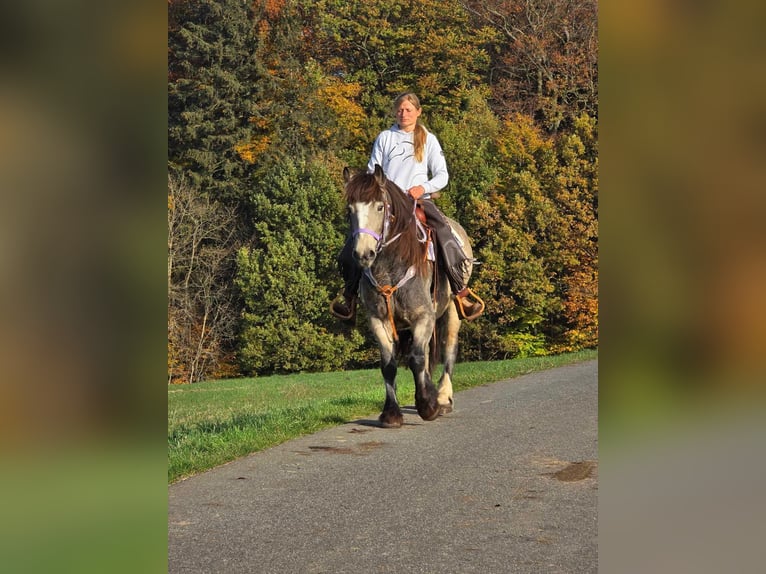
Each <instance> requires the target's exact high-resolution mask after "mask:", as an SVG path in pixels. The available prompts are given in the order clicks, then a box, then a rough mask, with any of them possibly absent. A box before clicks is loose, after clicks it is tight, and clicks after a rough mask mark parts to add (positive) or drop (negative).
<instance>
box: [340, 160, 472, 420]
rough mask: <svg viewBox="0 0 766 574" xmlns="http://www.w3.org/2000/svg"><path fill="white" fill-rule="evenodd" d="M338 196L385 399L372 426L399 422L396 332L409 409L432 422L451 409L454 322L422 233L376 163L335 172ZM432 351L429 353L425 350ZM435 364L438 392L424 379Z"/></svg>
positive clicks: (406, 199)
mask: <svg viewBox="0 0 766 574" xmlns="http://www.w3.org/2000/svg"><path fill="white" fill-rule="evenodd" d="M343 178H344V181H345V199H346V203H347V205H348V213H349V218H350V222H351V231H352V234H353V237H354V239H353V255H354V260H355V262H356V264H357V265H359V267H360V268H361V269H362V272H363V276H362V280H361V282H360V293H359V295H360V301H361V303H362V305H363V306H364V308H365V309H366V312H367V317H368V320H369V326H370V330H371V331H372V333H373V335H374V336H375V338H376V339H377V342H378V346H379V348H380V368H381V372H382V374H383V379H384V381H385V386H386V402H385V404H384V406H383V412H381V414H380V417H379V421H380V423H381V425H382V426H384V427H387V428H398V427H400V426H401V425H402V423H403V422H404V417H403V416H402V411H401V409H400V407H399V403H398V402H397V399H396V371H397V355H398V354H399V351H402V349H403V348H404V345H402V342H401V339H400V337H399V333H400V332H408V333H409V335H408V337H407V339H408V343H409V345H408V347H409V353H408V355H407V359H408V363H409V368H410V370H411V371H412V375H413V377H414V378H415V406H416V408H417V412H418V414H419V415H420V417H421V418H422V419H424V420H426V421H432V420H434V419H435V418H436V417H438V416H439V415H440V414H443V413H448V412H451V411H452V408H453V404H454V401H453V396H452V371H453V368H454V366H455V360H456V358H457V344H458V331H459V330H460V318H459V316H458V313H457V309H456V307H455V302H454V298H453V296H452V291H451V289H450V285H449V281H448V280H447V276H446V272H445V271H444V270H442V269H441V267H440V266H439V265H436V272H435V273H434V262H433V261H432V259H436V260H437V261H438V258H436V257H427V253H428V251H429V246H428V241H427V230H426V229H425V227H424V226H423V225H422V222H418V219H417V216H416V210H415V202H414V201H413V199H412V198H411V197H410V196H408V195H406V194H405V193H404V192H403V191H402V190H401V189H400V188H399V187H398V186H397V185H396V184H394V183H393V182H392V181H389V180H388V179H387V178H386V176H385V174H384V173H383V170H382V168H381V167H380V166H376V167H375V172H374V173H371V174H370V173H361V172H360V173H354V172H353V171H352V170H351V169H350V168H348V167H347V168H345V169H344V170H343ZM449 223H450V226H451V227H452V229H453V232H454V234H456V236H457V237H458V238H459V241H460V242H461V243H462V245H463V249H464V251H465V254H466V256H467V257H468V258H469V261H468V264H467V266H466V269H465V273H466V279H468V277H470V274H471V271H472V265H473V252H472V250H471V246H470V243H469V241H468V236H467V235H466V233H465V230H464V229H463V228H462V227H461V226H460V224H458V223H457V222H456V221H453V220H449ZM429 351H433V353H429ZM439 359H441V360H442V362H443V363H444V371H443V374H442V376H441V378H440V379H439V386H438V390H437V388H436V387H435V386H434V384H433V381H432V380H431V368H432V364H435V363H436V362H437V361H438V360H439Z"/></svg>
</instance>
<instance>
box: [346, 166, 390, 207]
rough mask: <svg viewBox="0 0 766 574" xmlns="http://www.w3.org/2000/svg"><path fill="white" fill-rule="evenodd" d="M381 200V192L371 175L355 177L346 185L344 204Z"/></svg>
mask: <svg viewBox="0 0 766 574" xmlns="http://www.w3.org/2000/svg"><path fill="white" fill-rule="evenodd" d="M382 200H383V190H382V189H381V188H380V186H379V185H378V182H376V181H375V176H374V175H373V174H371V173H360V174H358V175H355V176H354V177H352V178H351V180H349V182H348V183H347V184H346V203H349V204H351V203H360V202H361V203H370V202H372V201H382Z"/></svg>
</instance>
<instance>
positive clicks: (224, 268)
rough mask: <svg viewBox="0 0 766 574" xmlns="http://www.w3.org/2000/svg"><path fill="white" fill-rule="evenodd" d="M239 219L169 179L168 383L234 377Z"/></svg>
mask: <svg viewBox="0 0 766 574" xmlns="http://www.w3.org/2000/svg"><path fill="white" fill-rule="evenodd" d="M234 220H235V215H234V211H233V209H232V208H230V207H227V206H225V205H222V204H221V203H220V202H217V201H214V200H212V199H210V197H209V196H206V195H203V194H200V193H198V192H197V190H195V189H194V188H193V187H192V186H191V185H189V184H188V182H187V181H185V180H184V179H176V178H175V177H170V178H169V179H168V379H169V382H175V381H180V382H187V383H194V382H197V381H200V380H202V379H204V378H208V377H214V376H220V375H226V374H228V375H232V374H235V373H236V371H235V370H234V366H233V362H232V360H231V355H232V351H233V342H234V336H235V329H236V318H237V302H236V299H235V297H234V294H233V292H232V289H231V283H230V280H229V277H230V276H231V271H232V263H233V255H234V251H235V247H236V240H235V235H234Z"/></svg>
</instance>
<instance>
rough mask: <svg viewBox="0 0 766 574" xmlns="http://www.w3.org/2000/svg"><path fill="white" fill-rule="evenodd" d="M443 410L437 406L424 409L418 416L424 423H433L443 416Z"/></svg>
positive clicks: (420, 410) (419, 411)
mask: <svg viewBox="0 0 766 574" xmlns="http://www.w3.org/2000/svg"><path fill="white" fill-rule="evenodd" d="M441 412H442V409H441V407H440V406H439V405H438V404H437V405H436V406H435V407H429V408H424V409H420V408H419V409H418V414H419V415H420V418H421V419H423V420H424V421H433V420H436V419H437V418H439V415H440V414H441Z"/></svg>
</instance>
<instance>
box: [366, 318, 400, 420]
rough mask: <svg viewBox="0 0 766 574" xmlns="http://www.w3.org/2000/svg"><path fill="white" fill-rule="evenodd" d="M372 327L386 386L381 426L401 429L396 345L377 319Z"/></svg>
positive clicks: (373, 320) (372, 322)
mask: <svg viewBox="0 0 766 574" xmlns="http://www.w3.org/2000/svg"><path fill="white" fill-rule="evenodd" d="M370 327H371V329H372V332H373V334H374V335H375V338H376V339H377V340H378V346H379V348H380V371H381V373H382V374H383V381H384V383H385V385H386V402H385V404H384V405H383V411H382V412H381V413H380V416H379V417H378V421H380V424H381V426H383V427H385V428H399V427H400V426H402V424H403V423H404V416H403V415H402V410H401V409H400V408H399V402H398V401H397V400H396V366H397V365H396V352H395V349H394V343H393V340H392V337H391V335H390V333H389V332H388V330H387V329H386V328H385V326H384V325H383V323H381V322H380V321H379V320H377V319H371V320H370Z"/></svg>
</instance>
